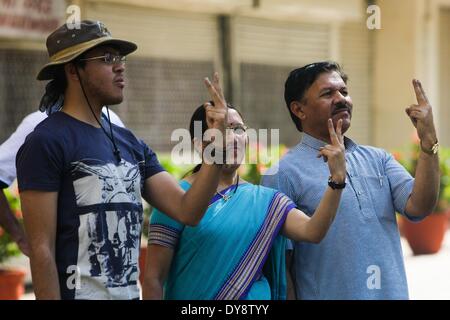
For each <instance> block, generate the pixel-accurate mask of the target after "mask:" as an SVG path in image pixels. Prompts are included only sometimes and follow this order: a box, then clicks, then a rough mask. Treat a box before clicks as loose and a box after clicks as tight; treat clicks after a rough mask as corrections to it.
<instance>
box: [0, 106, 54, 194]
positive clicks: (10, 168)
mask: <svg viewBox="0 0 450 320" xmlns="http://www.w3.org/2000/svg"><path fill="white" fill-rule="evenodd" d="M46 118H47V114H45V113H43V112H40V111H35V112H33V113H31V114H29V115H28V116H26V117H25V118H24V119H23V120H22V122H21V123H20V124H19V126H18V127H17V129H16V131H15V132H14V133H13V134H12V135H11V136H10V137H9V138H8V139H7V140H6V141H5V142H3V143H2V144H1V145H0V181H1V182H3V183H4V184H6V185H8V186H9V185H11V183H12V182H13V181H14V180H15V179H16V175H17V173H16V154H17V151H19V148H20V147H21V146H22V144H23V142H24V141H25V138H26V137H27V135H28V134H29V133H30V132H32V131H33V130H34V128H35V127H36V126H37V125H38V124H39V123H40V122H41V121H42V120H44V119H46Z"/></svg>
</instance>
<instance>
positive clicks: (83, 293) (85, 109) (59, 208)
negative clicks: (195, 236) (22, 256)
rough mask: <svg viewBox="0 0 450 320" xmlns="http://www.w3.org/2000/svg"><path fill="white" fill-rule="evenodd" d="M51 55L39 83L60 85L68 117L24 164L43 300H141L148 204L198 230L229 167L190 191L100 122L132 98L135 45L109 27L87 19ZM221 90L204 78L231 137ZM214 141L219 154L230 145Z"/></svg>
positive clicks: (143, 149) (38, 138)
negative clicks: (126, 93) (128, 91)
mask: <svg viewBox="0 0 450 320" xmlns="http://www.w3.org/2000/svg"><path fill="white" fill-rule="evenodd" d="M47 49H48V53H49V56H50V63H48V64H47V65H45V66H44V67H43V68H42V70H41V71H40V72H39V74H38V79H39V80H51V79H53V81H56V82H54V83H53V86H54V87H55V88H56V89H55V90H56V92H64V95H63V100H64V101H63V103H62V109H61V112H56V113H52V114H51V115H50V116H49V117H48V118H47V119H46V120H44V121H43V122H41V123H40V124H39V125H38V126H37V127H36V128H35V130H34V132H33V133H31V134H30V135H29V136H28V137H27V139H26V141H25V143H24V145H23V146H22V147H21V148H20V150H19V152H18V155H17V159H16V164H17V173H18V185H19V191H20V197H21V202H22V210H23V214H24V222H25V229H26V232H27V236H28V238H29V243H30V248H31V252H30V263H31V271H32V276H33V287H34V289H35V294H36V297H37V298H38V299H60V298H62V299H138V298H139V289H138V285H137V281H138V273H139V269H138V254H139V245H140V235H141V227H142V225H141V224H142V218H143V217H142V203H141V197H143V198H144V199H145V200H146V201H148V202H149V203H150V204H151V205H153V206H154V207H156V208H158V209H159V210H161V211H163V212H167V213H168V214H169V215H171V216H172V217H174V218H175V219H177V220H179V221H180V222H182V223H184V224H188V225H195V224H196V223H198V221H200V219H201V217H202V215H203V213H204V211H205V210H206V209H207V206H208V203H209V200H210V198H211V197H212V196H213V194H214V192H215V190H216V188H217V184H218V180H219V175H220V171H221V167H220V165H216V164H206V165H204V166H202V170H201V171H200V176H199V179H198V182H197V183H195V184H194V185H193V186H192V188H191V189H190V190H189V191H188V192H186V193H185V192H184V191H183V190H182V189H181V188H180V187H179V186H178V183H177V182H176V181H175V179H174V178H172V177H171V176H170V175H169V174H168V173H167V172H165V171H164V169H163V168H162V167H161V166H160V164H159V162H158V160H157V158H156V155H155V153H154V152H153V151H152V150H151V149H150V148H149V147H148V146H147V145H145V144H144V143H143V142H142V141H141V140H139V139H137V138H136V137H135V136H134V135H133V134H132V133H131V132H130V131H129V130H127V129H125V128H120V127H117V126H115V125H111V124H110V123H109V122H107V121H104V119H101V117H100V114H101V109H102V107H103V106H104V105H110V104H118V103H120V102H121V101H122V100H123V89H124V87H125V80H124V79H125V78H124V71H125V65H124V62H125V56H126V55H127V54H129V53H131V52H133V51H135V50H136V49H137V46H136V45H135V44H134V43H131V42H128V41H124V40H119V39H114V38H112V37H111V34H110V33H109V32H108V30H107V29H106V27H105V26H104V25H103V24H102V23H101V22H96V21H82V22H81V24H80V28H79V29H74V30H70V29H68V27H67V26H66V25H63V26H61V27H60V28H58V29H57V30H56V31H54V32H53V33H52V34H51V35H50V36H49V37H48V38H47ZM64 82H65V83H64ZM218 82H219V81H218V76H217V74H215V76H214V81H213V83H211V82H209V80H205V84H206V86H207V89H208V91H209V93H210V94H211V96H212V98H213V100H214V102H215V107H210V108H208V109H207V110H206V111H207V114H208V117H209V119H210V120H211V122H212V123H213V126H214V128H217V129H218V130H220V131H221V132H222V133H223V132H224V131H225V127H226V117H227V108H226V102H225V100H224V98H223V95H222V91H221V89H220V86H219V83H218ZM55 90H53V91H55ZM50 91H52V90H50ZM55 97H56V100H57V101H56V103H61V101H60V100H59V99H60V98H61V95H59V96H58V94H55V95H53V97H52V98H51V99H49V101H50V100H51V101H52V103H48V104H47V105H48V106H50V108H51V106H52V105H53V102H54V101H53V100H54V99H53V98H55ZM44 104H45V103H44ZM99 119H100V120H99ZM213 143H214V146H213V147H215V149H216V151H217V154H218V155H219V156H220V155H221V154H222V150H223V149H222V148H223V143H222V142H221V141H214V142H213Z"/></svg>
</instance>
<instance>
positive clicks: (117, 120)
mask: <svg viewBox="0 0 450 320" xmlns="http://www.w3.org/2000/svg"><path fill="white" fill-rule="evenodd" d="M102 112H103V114H104V115H105V116H106V118H108V112H107V111H106V108H103V109H102ZM109 116H110V117H111V123H114V124H115V125H116V126H119V127H122V128H125V125H124V124H123V122H122V120H121V119H120V118H119V116H118V115H117V114H116V113H115V112H114V111H112V110H111V109H109Z"/></svg>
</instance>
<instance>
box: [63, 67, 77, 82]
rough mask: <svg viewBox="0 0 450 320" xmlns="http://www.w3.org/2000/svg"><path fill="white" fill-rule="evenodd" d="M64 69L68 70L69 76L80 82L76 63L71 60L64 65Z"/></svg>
mask: <svg viewBox="0 0 450 320" xmlns="http://www.w3.org/2000/svg"><path fill="white" fill-rule="evenodd" d="M64 71H65V72H66V75H67V78H68V79H70V80H72V81H76V82H78V81H79V80H78V74H77V69H76V66H75V64H74V63H72V62H69V63H66V64H65V65H64Z"/></svg>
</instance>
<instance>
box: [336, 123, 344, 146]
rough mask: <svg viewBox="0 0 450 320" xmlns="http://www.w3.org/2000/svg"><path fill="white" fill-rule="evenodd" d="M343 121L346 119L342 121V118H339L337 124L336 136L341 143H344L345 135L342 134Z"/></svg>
mask: <svg viewBox="0 0 450 320" xmlns="http://www.w3.org/2000/svg"><path fill="white" fill-rule="evenodd" d="M343 122H344V121H342V119H339V120H338V123H337V126H336V136H337V138H338V140H339V142H340V143H341V144H343V143H344V136H343V135H342V123H343Z"/></svg>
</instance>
